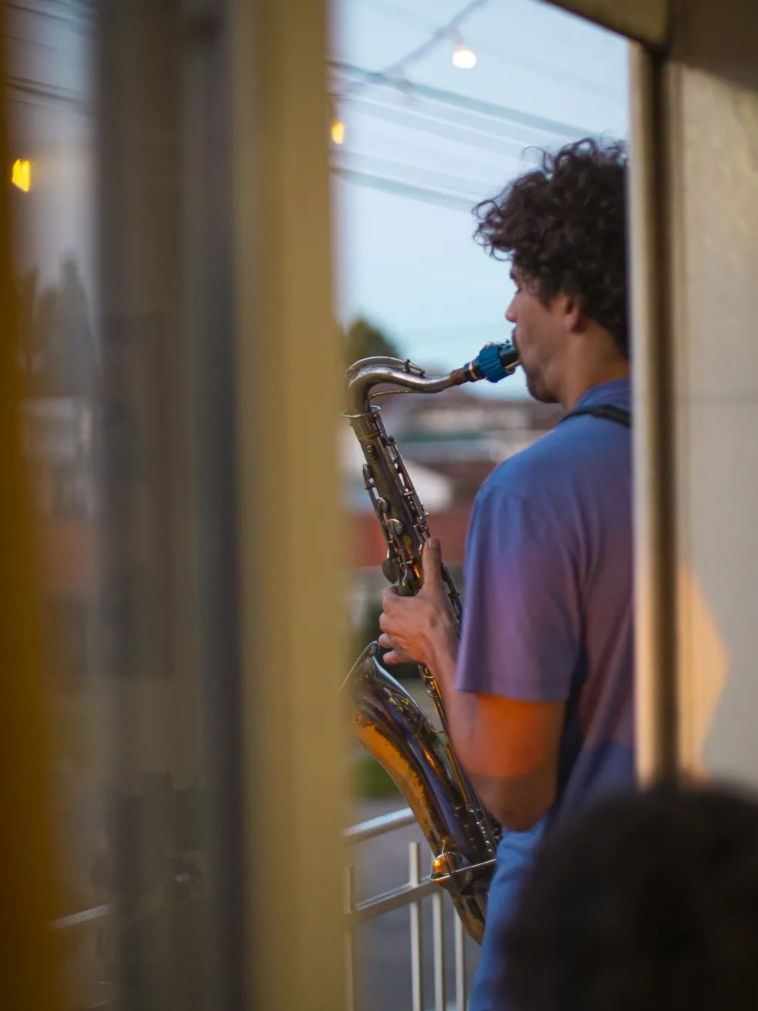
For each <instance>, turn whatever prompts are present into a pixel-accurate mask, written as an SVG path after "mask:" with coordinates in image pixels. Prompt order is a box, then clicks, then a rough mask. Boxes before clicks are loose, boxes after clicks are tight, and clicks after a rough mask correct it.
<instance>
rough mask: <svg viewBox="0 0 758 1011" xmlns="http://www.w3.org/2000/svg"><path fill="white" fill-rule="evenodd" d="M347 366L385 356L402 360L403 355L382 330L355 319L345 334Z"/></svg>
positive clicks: (362, 320)
mask: <svg viewBox="0 0 758 1011" xmlns="http://www.w3.org/2000/svg"><path fill="white" fill-rule="evenodd" d="M344 350H345V366H346V367H349V366H350V365H352V364H353V362H357V361H360V359H361V358H372V357H374V356H376V355H385V356H387V357H390V358H402V357H403V353H402V351H400V350H399V348H398V346H397V345H396V344H395V342H394V341H393V340H392V339H391V338H390V337H388V336H387V335H386V334H385V333H384V332H383V331H382V330H378V329H377V328H376V327H374V326H372V325H371V324H370V323H368V322H367V321H366V320H365V319H361V318H358V319H354V320H353V321H352V323H350V324H349V326H348V328H347V330H346V331H345V334H344Z"/></svg>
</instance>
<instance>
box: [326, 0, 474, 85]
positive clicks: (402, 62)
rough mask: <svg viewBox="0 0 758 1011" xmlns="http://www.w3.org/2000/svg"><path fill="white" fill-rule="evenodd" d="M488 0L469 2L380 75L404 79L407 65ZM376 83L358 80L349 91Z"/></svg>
mask: <svg viewBox="0 0 758 1011" xmlns="http://www.w3.org/2000/svg"><path fill="white" fill-rule="evenodd" d="M488 2H489V0H471V3H469V4H467V5H466V6H465V7H464V8H463V10H461V11H459V12H458V13H457V14H456V15H455V17H453V18H451V19H450V20H449V21H448V22H447V24H445V25H442V27H441V28H437V29H435V31H434V32H433V33H432V35H431V36H430V37H429V38H428V39H427V40H426V41H425V42H422V43H421V45H420V46H416V48H415V49H412V50H411V51H410V52H409V53H406V54H405V56H402V57H401V58H400V59H399V60H396V61H395V62H394V63H391V64H390V65H389V66H388V67H385V68H384V70H381V71H378V73H379V75H380V76H381V77H383V78H387V79H388V80H395V81H398V80H402V79H403V77H404V75H405V70H406V68H407V67H409V66H410V65H411V64H412V63H416V62H417V61H418V60H420V59H422V57H424V56H426V54H427V53H428V52H431V50H432V49H434V48H436V46H438V45H439V43H440V42H442V40H443V39H445V38H447V37H449V36H450V35H454V34H455V32H456V31H457V30H458V28H459V27H460V25H461V24H462V23H463V22H464V21H465V19H466V18H467V17H468V16H469V15H470V14H471V13H472V12H473V11H474V10H476V8H477V7H483V6H484V5H485V4H486V3H488ZM374 83H375V82H374V81H370V80H361V81H357V82H355V83H354V84H352V85H350V87H349V89H348V91H349V93H351V94H353V93H355V92H356V91H361V90H363V89H364V88H368V87H370V86H371V85H372V84H374ZM342 97H343V98H344V97H346V96H345V94H343V96H342Z"/></svg>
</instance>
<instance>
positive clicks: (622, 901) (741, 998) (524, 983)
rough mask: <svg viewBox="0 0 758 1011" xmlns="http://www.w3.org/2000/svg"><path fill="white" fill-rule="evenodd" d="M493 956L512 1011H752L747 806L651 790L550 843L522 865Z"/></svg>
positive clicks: (753, 920)
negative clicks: (517, 896) (503, 969)
mask: <svg viewBox="0 0 758 1011" xmlns="http://www.w3.org/2000/svg"><path fill="white" fill-rule="evenodd" d="M504 955H505V957H506V959H507V963H508V965H509V966H510V968H509V978H508V997H509V1000H510V1002H511V1003H510V1004H509V1005H508V1006H509V1008H510V1007H511V1006H512V1007H513V1009H514V1011H648V1009H655V1008H661V1009H666V1011H680V1009H681V1011H685V1009H686V1011H700V1009H701V1008H702V1009H708V1011H715V1009H718V1008H738V1007H743V1006H744V1007H748V1006H752V1003H753V1002H754V1001H756V1000H758V805H757V804H756V802H755V800H753V799H752V798H750V797H748V796H747V795H745V794H740V793H738V792H736V791H735V792H733V791H730V790H717V789H712V788H704V787H700V788H698V787H694V786H693V787H673V786H669V787H657V788H655V789H653V790H651V791H649V792H647V793H643V794H636V795H626V796H623V797H618V798H614V799H610V800H607V801H605V802H603V803H601V804H599V805H598V806H596V807H594V808H592V809H591V810H589V811H588V812H587V813H586V814H584V815H583V816H582V817H580V818H577V819H576V820H575V821H573V822H570V823H569V824H567V825H566V826H565V827H564V828H562V829H558V830H556V832H555V833H554V834H553V835H552V836H550V837H549V838H548V839H547V840H546V842H545V843H544V845H543V846H542V847H541V848H540V851H539V854H538V856H537V858H536V860H535V863H534V866H533V869H532V872H531V874H530V877H529V879H528V881H527V883H526V885H525V887H524V890H523V893H522V895H521V900H520V903H519V906H518V909H517V912H516V914H515V918H514V920H513V922H512V925H511V927H510V929H509V931H508V934H507V938H506V951H505V952H504ZM746 1001H747V1003H746Z"/></svg>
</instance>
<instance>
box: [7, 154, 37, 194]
mask: <svg viewBox="0 0 758 1011" xmlns="http://www.w3.org/2000/svg"><path fill="white" fill-rule="evenodd" d="M11 182H12V183H13V185H14V186H18V188H19V189H20V190H23V191H24V193H28V192H29V190H30V189H31V188H32V165H31V162H30V161H29V159H28V158H17V159H16V160H15V161H14V163H13V168H12V170H11Z"/></svg>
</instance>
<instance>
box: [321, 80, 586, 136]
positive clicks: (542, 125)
mask: <svg viewBox="0 0 758 1011" xmlns="http://www.w3.org/2000/svg"><path fill="white" fill-rule="evenodd" d="M329 65H330V66H332V67H333V68H334V69H335V70H337V71H338V72H339V73H343V74H349V75H352V76H354V77H358V78H359V79H361V80H366V81H369V82H370V83H373V84H378V85H385V86H387V87H391V88H396V89H399V90H402V91H404V92H407V93H409V94H415V95H420V96H421V97H423V98H428V99H431V100H432V101H437V102H442V103H446V104H448V105H453V106H457V107H458V108H461V109H467V110H468V111H470V112H476V113H480V114H482V115H486V116H491V117H493V118H494V119H501V120H505V121H507V122H510V123H520V124H522V125H524V126H530V127H533V128H537V129H538V130H542V131H543V132H545V133H552V134H556V135H558V136H559V137H565V138H567V139H571V140H579V139H581V138H582V137H586V136H587V135H588V134H590V133H592V131H591V130H586V129H582V128H581V127H577V126H571V125H570V124H568V123H562V122H560V121H559V120H555V119H548V118H547V117H545V116H536V115H534V114H533V113H529V112H522V111H521V110H520V109H514V108H512V107H509V106H506V105H496V104H495V103H493V102H486V101H484V100H483V99H479V98H469V97H468V96H467V95H460V94H458V93H457V92H453V91H445V90H444V89H442V88H434V87H432V86H430V85H428V84H417V83H414V82H410V81H405V82H399V81H396V80H393V79H391V78H387V77H386V76H385V75H384V73H383V72H382V71H372V70H366V69H365V68H363V67H357V66H354V65H353V64H349V63H342V62H338V61H330V64H329ZM351 94H352V92H351V91H350V90H349V88H348V89H346V90H345V91H344V92H342V93H341V94H337V95H336V96H335V97H337V98H340V97H343V98H344V97H348V98H349V97H350V95H351Z"/></svg>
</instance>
